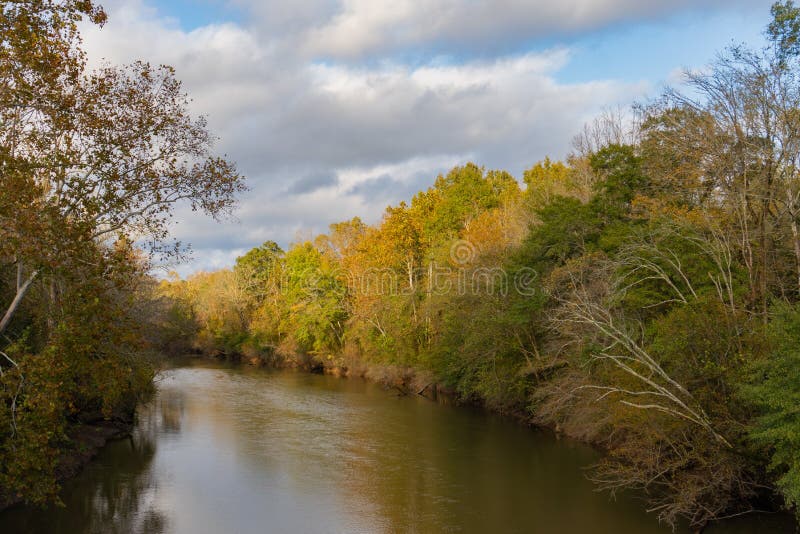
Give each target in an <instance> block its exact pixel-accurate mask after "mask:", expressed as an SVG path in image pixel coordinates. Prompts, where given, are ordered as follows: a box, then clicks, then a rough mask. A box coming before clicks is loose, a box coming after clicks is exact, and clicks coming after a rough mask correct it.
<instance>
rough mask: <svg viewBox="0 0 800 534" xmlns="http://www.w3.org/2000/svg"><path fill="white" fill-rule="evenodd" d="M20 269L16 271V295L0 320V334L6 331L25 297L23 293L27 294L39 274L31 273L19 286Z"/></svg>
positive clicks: (36, 272) (37, 272)
mask: <svg viewBox="0 0 800 534" xmlns="http://www.w3.org/2000/svg"><path fill="white" fill-rule="evenodd" d="M21 270H22V267H18V270H17V281H18V285H17V294H16V295H15V296H14V300H13V301H11V305H10V306H9V307H8V310H6V313H5V315H3V319H2V320H0V334H2V333H4V332H5V331H6V328H7V327H8V324H9V323H10V322H11V319H12V317H14V313H15V312H16V311H17V308H19V305H20V303H21V302H22V299H23V297H25V293H27V292H28V289H29V288H30V287H31V284H32V283H33V281H34V280H35V279H36V276H37V275H38V274H39V271H33V272H32V273H31V275H30V276H29V277H28V279H27V280H25V282H23V283H22V284H21V285H19V281H20V280H21V279H22V276H21Z"/></svg>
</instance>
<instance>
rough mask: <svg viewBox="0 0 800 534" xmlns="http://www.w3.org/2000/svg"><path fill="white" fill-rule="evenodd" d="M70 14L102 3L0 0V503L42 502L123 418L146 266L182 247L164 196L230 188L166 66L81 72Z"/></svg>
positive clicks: (140, 359)
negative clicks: (96, 438)
mask: <svg viewBox="0 0 800 534" xmlns="http://www.w3.org/2000/svg"><path fill="white" fill-rule="evenodd" d="M81 20H84V21H87V22H88V23H93V24H98V25H102V24H103V23H104V22H105V21H106V14H105V12H104V11H103V10H102V8H101V7H99V6H96V5H94V4H93V3H92V2H91V1H89V0H12V1H5V2H2V3H0V180H1V181H2V182H0V183H1V186H0V303H2V304H1V305H2V308H0V508H2V507H4V506H5V505H7V504H9V503H13V502H17V501H27V502H32V503H45V502H51V501H53V500H56V499H57V497H56V496H57V491H58V481H59V479H60V478H62V477H63V476H65V475H66V474H68V472H69V470H70V469H72V470H74V462H71V460H70V458H72V457H75V456H80V455H82V454H84V450H83V449H84V448H85V446H86V445H87V441H86V440H85V439H83V438H82V436H86V435H87V428H88V427H89V426H92V425H97V424H103V423H104V424H112V423H114V422H116V423H119V424H120V425H123V426H124V425H125V424H128V423H129V422H130V420H131V418H132V416H133V411H134V409H135V406H136V404H137V402H139V401H140V400H142V399H143V398H144V397H145V396H146V395H147V394H148V393H149V391H150V390H151V387H152V378H153V374H154V366H153V365H152V361H151V358H150V357H149V356H148V354H152V351H153V347H154V346H155V345H154V342H153V338H154V334H153V330H152V328H151V327H150V326H149V325H148V321H147V318H148V317H150V316H152V310H153V308H154V306H157V302H156V301H154V300H152V299H150V297H149V295H150V294H151V292H152V290H153V288H154V285H155V281H154V280H153V279H152V277H151V276H150V275H149V274H148V273H149V270H150V264H151V262H152V260H154V259H157V258H161V257H171V256H175V255H177V254H179V253H180V252H181V250H182V248H181V247H180V246H179V245H178V244H174V243H173V244H171V243H169V242H168V232H167V228H168V221H169V218H170V216H171V212H172V208H173V206H175V204H176V203H178V202H184V203H187V204H189V205H191V206H192V207H193V208H195V209H199V210H202V211H205V212H206V213H208V214H210V215H212V216H218V215H222V214H224V213H225V212H226V211H227V210H229V209H230V208H231V206H232V204H233V202H234V196H235V194H236V193H237V192H239V191H241V190H242V188H243V185H242V177H241V176H240V175H239V174H238V173H237V172H236V169H235V166H234V165H233V164H232V163H230V162H229V161H227V160H226V159H224V158H220V157H218V156H216V155H214V153H213V151H212V137H211V136H210V134H209V132H208V130H207V128H206V124H205V121H204V119H202V118H197V117H193V116H192V115H191V114H190V113H189V111H188V97H187V95H186V94H185V92H184V91H183V90H182V89H181V85H180V82H179V81H178V80H177V79H176V78H175V75H174V72H173V70H172V69H171V68H170V67H166V66H159V67H155V66H151V65H150V64H148V63H146V62H135V63H133V64H131V65H124V66H115V65H105V66H103V67H101V68H99V69H96V70H90V69H89V68H88V67H87V62H86V55H85V53H84V51H83V50H82V48H81V40H80V33H79V31H78V24H79V22H80V21H81ZM147 244H149V246H148V245H147ZM89 434H91V433H89ZM70 465H72V466H73V467H70Z"/></svg>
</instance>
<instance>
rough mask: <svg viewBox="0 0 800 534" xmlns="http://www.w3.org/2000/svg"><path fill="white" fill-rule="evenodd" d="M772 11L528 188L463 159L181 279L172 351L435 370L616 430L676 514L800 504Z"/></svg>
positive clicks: (568, 427) (784, 93) (791, 265)
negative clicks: (403, 195)
mask: <svg viewBox="0 0 800 534" xmlns="http://www.w3.org/2000/svg"><path fill="white" fill-rule="evenodd" d="M772 15H773V18H772V21H771V23H770V24H769V26H768V27H767V28H766V30H765V36H766V38H767V43H768V44H767V45H766V46H765V47H763V48H759V49H752V48H748V47H746V46H739V45H737V46H732V47H729V48H728V49H726V50H724V51H723V52H721V53H720V54H719V55H718V57H717V58H716V59H715V60H714V61H713V63H711V64H710V65H709V67H708V69H706V70H703V71H700V72H688V73H686V78H687V88H686V90H685V91H684V92H681V91H678V90H667V91H666V92H664V94H663V95H661V96H660V97H659V98H657V99H655V100H654V101H651V102H649V103H647V104H645V105H640V106H637V107H636V108H635V109H634V113H633V114H632V117H633V119H632V120H628V119H626V118H622V117H618V116H615V114H613V113H610V114H607V115H605V116H603V117H601V118H599V119H598V120H597V121H595V122H594V123H593V124H590V125H589V126H587V127H586V128H585V129H584V131H583V132H582V133H581V134H580V135H579V136H578V137H577V138H576V141H575V143H574V150H573V152H572V154H571V155H570V156H569V157H568V158H567V159H566V160H565V161H563V162H562V161H551V160H549V159H545V160H544V161H541V162H539V163H537V164H536V165H534V166H533V167H531V168H530V169H528V170H526V171H525V172H524V174H523V177H522V182H523V183H524V186H521V185H520V182H518V181H517V180H516V179H515V178H514V177H512V176H511V175H510V174H508V173H507V172H504V171H495V170H486V169H484V168H482V167H479V166H478V165H475V164H471V163H470V164H466V165H463V166H458V167H455V168H453V169H452V170H451V171H450V172H448V173H447V174H443V175H441V176H439V177H438V178H436V180H435V182H434V184H433V185H432V186H431V187H430V188H428V189H427V190H425V191H421V192H419V193H417V194H416V195H415V196H414V197H413V199H411V201H410V202H408V203H406V202H401V203H400V204H398V205H395V206H390V207H388V208H387V209H386V211H385V213H384V215H383V217H382V219H381V220H380V221H379V222H378V223H377V224H374V225H368V224H365V223H364V222H363V221H361V220H360V219H358V218H354V219H352V220H349V221H344V222H340V223H336V224H333V225H331V226H330V229H329V231H328V233H326V234H323V235H319V236H316V237H315V238H313V239H311V240H306V241H301V242H297V243H294V244H293V245H292V246H291V247H289V249H288V250H286V251H284V250H282V249H281V247H279V246H278V245H277V244H276V243H274V242H271V241H268V242H266V243H264V244H263V245H262V246H260V247H257V248H255V249H253V250H251V251H249V252H248V253H247V254H245V255H244V256H242V257H240V258H239V259H238V260H237V261H236V265H235V267H233V268H232V269H223V270H220V271H216V272H210V273H198V274H195V275H193V276H191V277H189V278H188V279H187V280H180V279H178V278H172V279H170V280H166V281H163V282H161V284H160V287H159V288H158V295H159V299H160V301H159V302H161V309H162V311H163V313H162V315H160V316H159V317H160V318H159V325H160V328H161V330H160V331H161V332H163V333H164V337H163V339H162V342H163V345H162V346H164V347H167V348H169V349H171V350H175V351H183V350H201V351H204V352H207V353H215V354H218V355H221V356H227V357H244V358H247V359H251V360H254V361H263V362H268V363H274V364H284V365H286V364H289V365H301V366H307V367H316V368H327V369H329V370H336V371H338V372H343V373H347V374H354V375H359V374H366V375H370V374H373V375H379V374H381V373H383V375H384V377H388V378H387V379H391V380H399V381H401V382H403V381H404V382H405V383H406V385H409V384H412V383H414V384H415V385H414V389H418V388H421V389H425V388H426V387H428V385H430V384H438V385H439V387H440V388H442V389H444V390H447V391H450V392H452V393H453V394H455V395H457V396H458V397H459V398H461V399H462V400H465V401H474V402H480V403H483V404H485V405H487V406H488V407H490V408H492V409H495V410H498V411H502V412H509V413H516V414H523V415H524V416H525V417H526V418H528V419H529V420H530V421H532V422H535V423H537V424H541V425H546V426H550V427H552V428H555V429H556V430H557V431H559V432H562V433H564V434H567V435H569V436H573V437H576V438H579V439H582V440H586V441H589V442H592V443H596V444H600V445H602V446H603V447H604V448H605V449H606V450H607V451H608V454H607V455H606V456H605V458H604V459H603V460H602V461H600V462H599V463H598V465H596V466H595V467H594V469H593V470H592V472H591V475H590V476H591V477H592V478H593V479H594V480H595V481H596V482H597V484H598V485H599V486H600V487H602V488H606V489H609V490H611V491H617V490H625V489H636V490H638V491H640V492H641V493H643V494H645V495H646V496H647V498H648V499H649V501H650V506H649V509H650V510H651V511H653V512H655V513H657V514H658V517H659V518H660V519H661V520H663V521H666V522H667V523H669V524H672V525H674V524H676V523H678V522H680V521H686V522H688V523H689V524H690V525H692V526H693V527H702V526H703V525H705V524H707V523H708V522H709V521H713V520H715V519H719V518H722V517H728V516H731V515H735V514H742V513H747V512H750V511H754V510H756V509H764V508H775V507H778V506H780V505H781V504H783V505H785V506H787V507H788V508H795V509H796V507H797V505H798V502H799V501H800V411H798V410H799V409H800V382H798V376H800V349H798V347H800V232H799V231H798V222H800V176H799V175H798V159H799V158H800V78H799V77H800V41H799V40H798V37H799V36H800V9H798V8H797V7H795V6H794V4H793V3H792V2H791V1H786V2H778V3H776V4H774V5H773V7H772ZM465 281H467V282H468V283H466V285H465ZM442 288H445V290H442ZM456 289H458V290H456ZM532 476H535V475H534V474H532Z"/></svg>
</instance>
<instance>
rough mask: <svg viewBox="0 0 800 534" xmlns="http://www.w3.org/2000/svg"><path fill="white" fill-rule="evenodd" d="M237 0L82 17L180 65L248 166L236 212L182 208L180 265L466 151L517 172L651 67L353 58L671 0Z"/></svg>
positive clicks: (546, 56)
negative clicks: (200, 15) (193, 18)
mask: <svg viewBox="0 0 800 534" xmlns="http://www.w3.org/2000/svg"><path fill="white" fill-rule="evenodd" d="M233 2H234V3H235V4H237V5H239V6H240V7H241V9H242V10H245V11H246V13H248V14H249V15H250V16H248V17H244V22H241V23H230V22H229V23H224V24H211V25H207V26H203V27H200V28H196V29H194V30H191V31H186V30H183V29H181V27H180V26H179V25H178V24H177V22H176V21H175V20H173V19H169V18H165V17H163V16H161V15H160V14H159V12H158V11H157V10H156V9H155V8H154V7H153V6H154V5H155V4H147V3H145V2H144V1H143V0H117V1H113V0H112V1H107V2H105V4H106V8H107V10H108V11H109V16H110V18H109V22H108V24H107V25H106V27H104V28H102V29H99V28H95V27H86V28H85V45H86V48H87V50H88V53H89V57H90V60H91V62H92V63H93V64H98V63H99V62H100V61H101V59H102V58H105V59H107V60H109V61H111V62H112V63H125V62H130V61H132V60H134V59H139V58H142V59H146V60H148V61H150V62H152V63H166V64H170V65H173V66H174V67H175V68H176V70H177V74H178V77H179V78H180V79H181V80H183V82H184V86H185V88H186V90H187V91H188V92H189V94H190V95H191V96H192V98H193V99H194V100H193V102H192V106H193V110H194V111H195V112H196V113H199V114H203V115H206V116H207V118H208V120H209V125H210V127H211V129H212V131H213V132H214V133H215V134H216V135H217V136H219V138H220V139H219V142H218V149H219V151H220V152H223V153H226V154H227V155H228V156H229V157H230V158H231V159H233V160H234V161H236V162H237V164H238V165H239V167H240V170H241V171H242V172H243V173H244V174H245V175H246V176H247V177H248V180H249V185H250V187H251V191H250V192H249V193H247V194H246V196H245V197H243V198H242V200H241V205H240V207H239V209H238V210H237V212H236V219H235V220H233V221H228V222H226V223H225V224H221V225H220V224H216V223H214V222H213V221H209V220H207V219H203V218H201V217H200V216H199V215H197V214H194V213H192V212H190V211H189V210H181V211H179V213H178V214H177V216H176V220H177V221H178V223H177V224H176V226H175V228H174V233H175V235H176V237H177V238H178V239H180V240H181V241H184V242H188V243H191V244H192V246H193V250H194V256H195V262H194V263H192V264H191V265H189V266H184V267H183V268H182V272H184V273H186V272H189V271H192V270H196V269H204V268H213V267H218V266H219V265H224V264H226V263H227V264H230V263H232V261H233V259H234V258H235V256H236V255H238V254H241V252H242V251H243V250H247V249H248V248H250V247H253V246H256V245H258V244H260V243H261V242H263V241H265V240H267V239H273V240H276V241H278V242H279V243H281V244H282V245H286V244H287V243H289V242H290V241H292V240H294V239H296V238H298V236H300V237H302V236H307V235H309V234H310V233H311V232H315V231H316V232H318V231H324V230H325V229H326V228H327V225H328V224H330V223H332V222H335V221H337V220H343V219H349V218H351V217H353V216H354V215H359V216H361V217H362V218H364V219H365V220H367V221H370V222H372V221H375V220H377V219H378V218H379V217H380V215H381V213H382V212H383V210H384V208H385V206H386V205H387V204H389V203H396V202H398V201H400V200H402V199H408V198H409V197H410V195H411V194H413V192H415V191H417V190H419V189H423V188H425V187H427V186H428V185H429V184H430V183H432V182H433V179H434V178H435V176H436V174H438V173H440V172H445V171H446V170H447V169H448V168H450V167H452V166H453V165H456V164H462V163H465V162H467V161H470V160H473V161H476V162H477V163H479V164H482V165H486V166H487V167H492V168H504V169H508V170H509V171H511V172H512V173H516V174H517V175H519V173H520V172H521V171H522V170H523V169H524V168H525V167H527V166H529V165H531V164H533V163H534V162H535V161H536V160H538V159H540V158H542V157H544V156H545V155H551V156H555V157H561V156H563V155H564V153H565V152H566V151H567V149H568V145H569V141H570V139H571V137H572V135H573V134H574V133H575V132H576V131H577V130H578V129H579V128H580V127H581V125H582V124H583V123H584V122H586V121H587V120H589V119H591V118H592V117H593V116H595V115H596V114H597V113H598V112H599V111H600V110H601V109H603V108H605V107H610V106H615V105H619V104H623V105H624V104H627V103H629V102H631V101H632V100H633V99H635V98H637V97H640V96H642V95H644V94H645V93H646V92H647V91H648V90H649V89H650V88H649V86H648V84H646V83H643V82H639V83H623V82H619V81H615V80H594V81H588V82H584V83H562V82H559V81H558V79H557V74H558V72H559V70H560V69H562V68H563V67H564V66H565V65H567V64H568V62H569V61H570V57H571V51H570V49H569V48H568V47H553V48H549V49H544V50H537V51H517V52H513V53H508V54H500V55H489V56H487V55H483V54H481V55H467V56H465V57H463V58H461V59H460V60H458V61H453V60H452V59H447V58H443V57H441V56H437V55H430V54H429V55H423V56H421V58H422V59H418V60H417V61H415V62H413V63H409V62H404V61H402V60H401V59H399V58H398V57H397V56H394V55H390V54H389V55H383V56H380V55H379V56H377V58H375V57H374V58H373V59H372V60H370V61H361V62H358V61H353V60H352V58H354V57H357V56H363V55H366V54H371V55H373V56H374V55H375V54H379V53H382V52H386V51H391V50H396V49H397V48H398V47H404V46H426V45H428V44H431V43H434V42H445V41H447V42H449V43H453V46H456V45H457V44H459V43H462V44H463V43H467V42H470V43H471V42H475V43H480V42H486V41H487V40H492V39H495V38H497V37H498V35H499V34H500V33H504V34H505V33H507V34H508V35H518V36H521V37H520V38H523V37H526V36H529V35H530V34H531V33H535V32H542V33H547V32H553V31H557V30H558V31H561V30H577V29H580V28H586V27H596V26H597V25H601V24H606V23H609V22H612V21H614V20H620V19H623V18H626V17H633V16H651V15H653V14H657V13H659V12H662V11H664V10H665V9H667V6H669V5H674V4H675V2H672V3H671V4H670V3H666V2H655V1H642V0H635V1H634V0H602V1H595V0H591V1H590V0H570V1H563V2H549V1H548V2H544V1H542V2H531V1H527V2H523V1H515V0H504V1H502V2H491V3H489V2H471V1H460V2H457V1H456V0H430V1H425V2H421V1H420V2H412V1H410V0H392V1H391V2H390V1H383V0H364V1H361V0H344V1H342V2H330V1H329V0H302V1H301V0H294V1H291V2H289V1H286V0H276V1H274V2H260V1H259V2H256V1H255V0H233ZM677 3H678V4H681V3H682V4H686V5H688V4H689V3H690V2H689V1H688V0H681V1H678V2H677ZM701 3H703V4H707V5H711V4H714V3H716V2H714V1H712V0H707V1H705V2H701ZM489 4H491V5H492V6H493V7H492V8H491V9H489V8H487V7H486V6H488V5H489ZM695 4H696V3H695V2H692V5H695ZM481 40H483V41H481ZM331 58H333V59H331ZM336 58H344V59H343V60H341V61H339V60H337V59H336Z"/></svg>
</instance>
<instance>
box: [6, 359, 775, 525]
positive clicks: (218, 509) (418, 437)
mask: <svg viewBox="0 0 800 534" xmlns="http://www.w3.org/2000/svg"><path fill="white" fill-rule="evenodd" d="M198 365H199V366H198V367H194V368H182V369H177V370H174V371H170V372H169V373H167V374H166V375H164V377H163V379H162V380H161V381H160V383H159V393H158V396H157V397H156V399H155V400H154V401H153V402H152V403H151V404H149V405H147V406H145V407H143V408H142V409H141V411H140V417H139V423H138V426H137V429H136V431H135V433H134V435H133V437H132V439H131V440H124V441H119V442H115V443H112V444H111V445H109V446H108V447H107V448H106V449H105V450H104V451H103V452H102V453H101V455H100V457H99V458H98V459H97V461H96V462H94V463H92V464H91V465H90V466H89V468H88V469H87V470H86V471H85V472H84V473H83V474H82V475H81V476H80V477H79V478H77V479H76V480H73V481H71V482H70V483H69V484H68V485H67V486H66V487H65V490H64V496H63V500H64V502H65V504H66V507H65V508H53V509H49V510H46V511H44V512H42V511H36V510H30V509H24V508H18V509H14V510H11V511H7V512H5V513H2V514H0V532H3V533H6V532H42V533H44V532H48V533H49V532H54V533H60V532H69V533H81V532H89V533H94V532H98V533H99V532H102V533H106V532H111V533H116V532H119V533H123V532H125V533H128V532H133V533H161V532H170V533H173V532H174V533H192V534H202V533H216V532H239V533H251V532H252V533H260V532H287V533H297V532H312V533H313V532H466V533H469V532H561V533H571V532H574V533H578V532H580V533H584V532H615V533H616V532H619V533H626V532H630V533H633V532H635V533H648V532H653V533H656V532H669V529H665V528H662V527H660V526H659V525H658V524H657V523H656V522H655V520H654V518H653V517H652V516H649V515H647V514H645V513H644V512H643V511H642V507H641V505H640V504H638V503H634V502H631V501H628V500H621V501H619V502H609V500H608V498H607V496H606V495H603V494H598V493H596V492H594V491H593V488H592V487H591V485H590V484H589V483H588V482H587V481H586V480H585V477H584V472H583V470H582V468H583V466H586V465H588V464H589V463H591V462H592V461H593V459H594V458H595V453H594V452H593V451H591V450H590V449H589V448H587V447H583V446H580V445H577V444H575V443H572V442H569V441H558V440H556V439H554V438H553V437H552V436H550V435H549V434H545V433H537V432H534V431H531V430H529V429H526V428H522V427H520V426H517V425H515V424H513V423H511V422H509V421H505V420H502V419H499V418H496V417H492V416H488V415H486V414H483V413H479V412H476V411H470V410H467V409H457V408H451V407H444V406H440V405H437V404H435V403H432V402H429V401H426V400H424V399H420V398H415V397H405V398H398V397H396V396H393V395H392V394H390V393H387V392H386V391H383V390H382V389H381V388H380V387H378V386H376V385H374V384H370V383H366V382H362V381H359V380H341V379H336V378H332V377H323V376H314V375H308V374H302V373H291V372H268V371H264V370H255V369H250V368H231V367H224V366H209V365H208V364H198ZM754 525H755V524H754V523H752V522H744V523H741V525H740V526H736V525H733V526H731V527H727V526H725V527H723V528H719V529H716V531H717V532H725V533H729V532H750V531H753V530H752V529H753V528H754ZM785 525H788V523H785V522H778V523H775V524H774V525H771V526H770V527H769V528H770V531H772V532H776V531H779V529H780V528H783V526H785ZM787 528H788V527H787ZM787 531H790V530H787Z"/></svg>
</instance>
